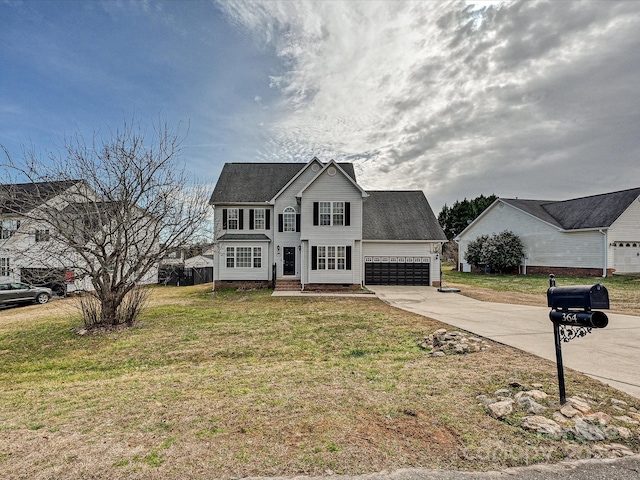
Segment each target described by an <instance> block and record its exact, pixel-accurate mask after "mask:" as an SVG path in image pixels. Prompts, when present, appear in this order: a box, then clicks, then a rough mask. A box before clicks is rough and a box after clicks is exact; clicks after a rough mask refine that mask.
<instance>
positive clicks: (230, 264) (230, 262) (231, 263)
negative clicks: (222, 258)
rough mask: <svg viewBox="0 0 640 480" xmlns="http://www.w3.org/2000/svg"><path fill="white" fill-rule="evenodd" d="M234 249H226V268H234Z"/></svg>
mask: <svg viewBox="0 0 640 480" xmlns="http://www.w3.org/2000/svg"><path fill="white" fill-rule="evenodd" d="M235 259H236V254H235V248H233V247H227V268H233V267H234V266H235Z"/></svg>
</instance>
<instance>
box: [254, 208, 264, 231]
mask: <svg viewBox="0 0 640 480" xmlns="http://www.w3.org/2000/svg"><path fill="white" fill-rule="evenodd" d="M253 228H254V229H256V230H264V229H265V228H266V227H265V222H264V208H256V209H255V210H254V211H253Z"/></svg>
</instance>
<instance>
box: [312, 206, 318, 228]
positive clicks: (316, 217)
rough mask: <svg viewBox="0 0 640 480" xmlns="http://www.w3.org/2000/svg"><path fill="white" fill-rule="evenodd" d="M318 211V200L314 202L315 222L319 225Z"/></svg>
mask: <svg viewBox="0 0 640 480" xmlns="http://www.w3.org/2000/svg"><path fill="white" fill-rule="evenodd" d="M318 212H319V206H318V202H313V224H314V225H318Z"/></svg>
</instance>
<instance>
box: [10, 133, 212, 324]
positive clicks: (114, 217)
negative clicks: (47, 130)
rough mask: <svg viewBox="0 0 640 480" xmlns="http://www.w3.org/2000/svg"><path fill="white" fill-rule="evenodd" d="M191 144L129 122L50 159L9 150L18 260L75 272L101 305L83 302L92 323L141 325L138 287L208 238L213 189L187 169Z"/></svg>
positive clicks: (70, 144) (69, 144) (78, 139)
mask: <svg viewBox="0 0 640 480" xmlns="http://www.w3.org/2000/svg"><path fill="white" fill-rule="evenodd" d="M183 138H184V137H180V136H179V135H177V134H176V133H174V131H173V130H172V129H170V128H169V127H168V126H167V124H166V123H161V124H159V125H156V126H155V127H154V128H153V134H152V135H147V132H146V131H145V130H144V129H143V128H142V127H141V126H140V125H139V123H125V124H124V126H123V128H122V129H121V130H117V131H115V132H113V131H112V132H110V133H109V135H108V136H106V137H102V138H101V137H100V136H99V135H94V137H93V138H92V139H91V141H90V142H87V141H85V139H84V138H83V137H82V136H81V135H76V136H74V137H72V138H71V139H65V140H64V146H63V147H62V148H61V150H60V151H59V152H57V153H50V154H49V155H48V156H47V157H46V158H45V160H41V159H39V158H38V157H37V155H36V153H35V152H34V149H33V148H32V149H30V150H29V149H23V152H22V159H21V160H15V159H14V158H13V157H12V156H11V154H10V153H9V151H8V150H7V148H5V147H2V148H3V150H4V153H5V156H6V163H4V164H1V165H0V168H1V169H2V170H3V172H2V173H4V174H5V175H4V178H9V179H10V180H12V181H14V182H15V183H14V182H12V183H10V184H5V185H3V186H2V191H1V192H0V206H1V209H2V212H3V215H4V216H7V215H8V216H9V217H12V218H15V219H19V220H17V221H19V222H20V223H19V227H18V228H17V229H16V231H15V233H14V234H12V235H11V238H10V239H8V240H10V241H11V242H12V246H11V248H12V249H13V251H15V252H16V258H17V260H16V263H20V264H21V265H22V266H27V265H37V266H39V267H41V268H43V269H45V270H46V269H58V270H64V271H67V272H73V275H74V279H73V280H74V281H75V283H76V285H81V286H82V285H83V286H84V287H85V289H86V290H87V291H90V292H91V293H90V295H92V296H93V298H94V300H95V301H85V302H84V305H83V306H82V309H83V316H84V318H85V323H86V324H87V326H93V325H94V324H95V325H118V324H121V323H127V324H131V323H133V321H134V320H135V317H136V316H137V315H138V313H139V311H140V304H141V302H143V301H144V295H141V294H140V293H139V292H138V291H137V290H136V287H138V286H139V285H141V284H145V283H151V280H152V279H153V280H155V276H156V275H157V267H158V264H159V262H160V260H161V259H162V258H163V257H164V256H165V255H166V254H167V252H169V251H171V250H174V249H176V248H181V247H183V246H186V245H190V244H193V243H196V242H198V241H203V238H202V236H203V229H202V226H203V224H204V222H205V221H206V219H207V217H208V213H209V206H208V203H207V201H208V192H207V191H206V190H205V187H204V186H202V185H200V186H198V185H195V184H193V183H192V182H190V181H189V180H188V177H187V175H186V173H185V169H184V166H183V165H182V164H180V163H179V157H180V145H181V142H182V140H183ZM18 181H19V182H18ZM5 249H6V250H9V247H8V246H7V247H5Z"/></svg>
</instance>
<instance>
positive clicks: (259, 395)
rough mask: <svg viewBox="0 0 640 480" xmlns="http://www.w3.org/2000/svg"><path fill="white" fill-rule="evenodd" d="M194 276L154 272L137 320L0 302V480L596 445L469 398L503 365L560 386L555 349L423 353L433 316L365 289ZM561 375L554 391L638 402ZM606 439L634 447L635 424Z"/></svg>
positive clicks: (573, 451) (440, 458)
mask: <svg viewBox="0 0 640 480" xmlns="http://www.w3.org/2000/svg"><path fill="white" fill-rule="evenodd" d="M209 289H210V285H209V286H197V287H179V288H174V287H157V288H154V291H153V294H152V302H151V305H150V307H149V308H148V310H147V311H146V312H145V313H144V314H143V315H142V318H141V321H140V322H139V324H138V325H137V326H135V327H134V328H132V329H129V330H122V331H119V332H113V333H109V334H104V335H100V336H92V335H84V336H80V335H78V334H77V333H75V331H74V329H75V328H76V327H78V326H79V325H80V318H79V315H78V314H77V312H75V311H74V310H73V309H71V308H69V305H70V303H71V302H73V300H72V299H66V300H62V301H57V302H53V303H51V304H49V305H47V306H34V307H23V308H19V309H9V310H5V311H1V312H0V362H1V363H0V365H2V367H1V370H0V471H2V472H3V478H10V479H18V478H28V479H45V478H136V479H139V478H176V479H183V478H225V477H226V478H231V477H244V476H275V475H278V476H293V475H300V474H308V475H321V474H327V473H350V474H358V473H369V472H376V471H381V470H392V469H397V468H402V467H428V468H447V469H470V470H488V469H495V468H499V467H501V466H515V465H525V464H531V463H540V462H547V461H558V460H561V459H564V458H579V457H590V456H592V455H593V454H594V453H593V452H594V451H595V450H593V449H592V447H591V445H590V444H587V443H585V442H584V441H577V440H572V439H569V438H567V439H563V440H554V439H552V438H550V437H548V436H544V435H539V434H535V433H530V432H527V431H524V430H523V429H522V428H520V427H519V426H518V425H514V424H513V422H509V421H500V420H496V419H494V418H492V417H491V416H489V415H488V414H487V412H486V407H484V406H482V405H480V404H479V401H478V400H477V399H476V397H477V396H478V395H480V394H484V395H493V394H494V392H495V391H496V390H498V389H501V388H505V387H508V386H509V384H510V382H513V381H514V380H517V381H518V382H519V383H520V384H522V388H525V389H526V388H531V385H532V384H537V383H539V384H541V385H542V388H543V389H544V390H545V391H547V392H548V393H550V394H551V395H552V396H553V395H557V384H556V382H557V378H556V370H555V364H554V363H552V362H548V361H543V360H540V359H538V358H535V357H533V356H531V355H528V354H525V353H522V352H519V351H517V350H514V349H512V348H509V347H505V346H503V345H499V344H495V343H491V348H490V349H488V350H485V351H482V352H478V353H473V354H466V355H451V356H444V357H431V356H429V355H428V354H427V353H426V352H425V350H423V349H421V348H420V347H419V346H418V345H419V343H420V342H421V339H423V338H424V337H425V336H426V335H427V334H429V333H432V332H433V331H435V330H437V329H439V328H443V327H444V328H448V327H447V326H444V325H443V324H441V323H439V322H436V321H434V320H430V319H428V318H424V317H421V316H418V315H414V314H411V313H407V312H404V311H401V310H398V309H395V308H392V307H390V306H388V305H386V304H384V303H382V302H380V301H378V300H376V299H360V298H318V297H304V298H287V297H271V296H270V293H271V292H270V291H268V290H264V291H250V292H235V291H219V292H217V293H216V294H215V296H212V294H211V293H210V291H209ZM566 374H567V387H568V391H567V394H568V395H581V394H587V395H589V396H590V398H593V399H594V402H602V405H603V407H602V408H608V407H607V405H610V402H608V400H609V399H610V398H611V397H615V398H616V399H619V400H624V401H627V402H628V404H629V405H634V406H635V408H640V400H637V399H633V398H631V397H628V396H627V395H624V394H622V393H619V392H617V391H615V390H613V389H610V388H608V387H606V386H603V385H602V384H600V383H599V382H597V381H595V380H592V379H590V378H587V377H585V376H583V375H580V374H577V373H575V372H573V371H567V372H566ZM556 401H557V399H556ZM634 402H635V403H634ZM611 413H612V414H615V412H613V411H612V412H611ZM621 442H622V443H624V444H625V445H627V446H628V447H630V448H631V449H633V450H634V451H636V452H637V451H638V450H639V448H640V440H639V439H638V434H637V432H636V434H635V436H634V437H633V438H632V439H628V440H622V441H621Z"/></svg>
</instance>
